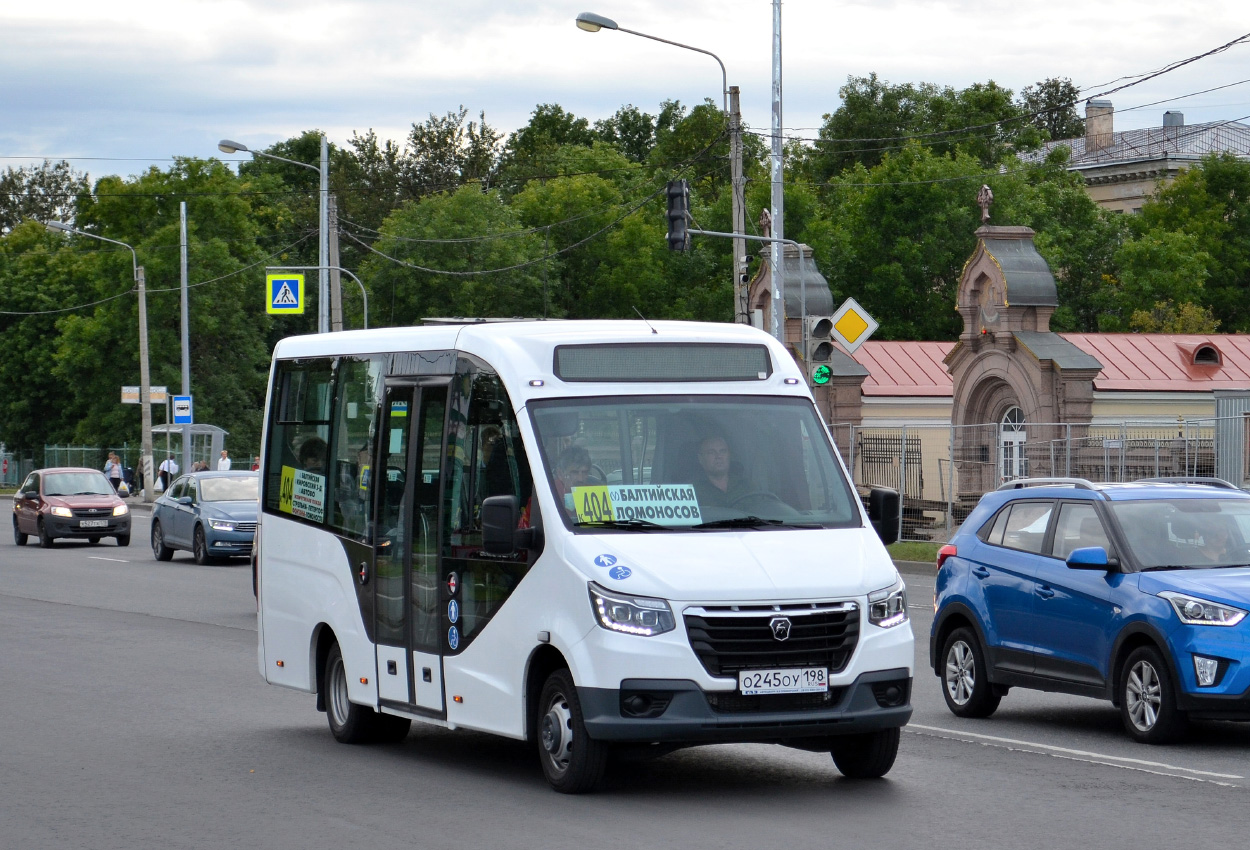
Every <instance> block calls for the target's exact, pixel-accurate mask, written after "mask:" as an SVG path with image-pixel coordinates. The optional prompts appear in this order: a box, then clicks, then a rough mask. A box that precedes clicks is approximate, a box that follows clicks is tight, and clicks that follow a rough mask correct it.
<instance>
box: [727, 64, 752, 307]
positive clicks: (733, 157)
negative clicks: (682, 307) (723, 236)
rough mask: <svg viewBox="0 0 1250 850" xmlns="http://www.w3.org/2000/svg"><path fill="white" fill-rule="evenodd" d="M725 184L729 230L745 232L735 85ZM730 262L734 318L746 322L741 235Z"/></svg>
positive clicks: (739, 117) (731, 89) (731, 90)
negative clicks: (729, 202)
mask: <svg viewBox="0 0 1250 850" xmlns="http://www.w3.org/2000/svg"><path fill="white" fill-rule="evenodd" d="M729 185H730V191H731V192H732V193H733V232H734V233H735V234H743V233H746V230H747V211H746V197H745V186H744V181H743V179H742V111H741V109H740V107H739V105H738V87H737V86H730V87H729ZM733 252H734V253H733V262H732V263H730V265H729V267H730V268H731V269H733V275H734V321H735V322H737V323H739V324H748V323H750V321H751V314H750V312H749V311H748V305H747V295H748V293H747V264H746V261H745V260H744V259H743V258H744V257H746V253H747V242H746V240H745V239H742V238H739V237H738V236H735V237H734V240H733Z"/></svg>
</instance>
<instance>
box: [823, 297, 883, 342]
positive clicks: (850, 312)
mask: <svg viewBox="0 0 1250 850" xmlns="http://www.w3.org/2000/svg"><path fill="white" fill-rule="evenodd" d="M878 327H880V325H879V324H877V320H876V319H874V318H873V317H872V316H870V315H868V311H867V310H865V309H864V308H863V307H861V306H859V304H858V302H856V301H855V299H854V298H848V299H846V300H845V301H843V302H842V306H841V307H839V308H838V312H836V313H834V314H833V338H834V339H836V340H837V341H838V342H840V343H842V345H843V346H844V347H845V348H846V350H847V351H848V352H851V353H854V352H855V349H857V348H859V347H860V345H862V344H863V343H864V342H866V341H867V340H868V338H869V337H870V336H872V335H873V334H874V333H876V331H877V328H878Z"/></svg>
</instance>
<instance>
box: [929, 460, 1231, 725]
mask: <svg viewBox="0 0 1250 850" xmlns="http://www.w3.org/2000/svg"><path fill="white" fill-rule="evenodd" d="M1248 541H1250V494H1248V493H1245V492H1242V491H1241V490H1238V489H1236V488H1234V487H1233V486H1232V485H1231V484H1228V483H1227V482H1224V481H1220V480H1218V479H1153V480H1146V481H1138V482H1134V483H1131V484H1092V483H1090V482H1089V481H1085V480H1082V479H1026V480H1023V481H1014V482H1011V483H1010V484H1007V485H1004V486H1003V487H1002V488H1000V489H998V490H996V491H994V492H991V493H987V494H985V495H984V496H983V497H982V498H981V501H980V503H979V504H978V505H977V507H976V508H975V509H974V510H973V511H972V513H971V514H969V515H968V518H967V520H965V521H964V524H963V526H962V527H961V528H960V530H959V531H958V532H957V533H956V534H955V535H954V536H953V537H952V538H951V540H950V543H949V544H948V545H946V546H944V547H943V548H942V549H941V550H940V552H939V554H938V575H937V585H936V590H935V593H934V609H935V616H934V618H933V629H932V632H931V634H930V641H929V647H930V648H929V660H930V663H931V665H932V667H933V672H934V673H936V674H937V675H938V676H939V677H940V678H941V680H942V693H943V696H944V697H945V698H946V704H947V706H948V707H949V708H950V710H951V711H952V712H954V713H955V714H956V715H958V716H960V717H988V716H989V715H991V714H993V713H994V710H995V709H996V708H998V704H999V700H1001V699H1002V698H1003V696H1005V695H1006V694H1007V691H1008V689H1009V688H1013V687H1022V688H1033V689H1036V690H1042V691H1058V692H1062V693H1069V694H1079V695H1082V696H1091V697H1098V698H1101V699H1108V700H1111V702H1112V703H1113V704H1115V705H1116V706H1118V707H1119V709H1120V716H1121V718H1122V719H1123V721H1124V727H1125V729H1126V730H1128V733H1129V734H1130V735H1132V736H1133V737H1134V738H1136V739H1137V740H1138V741H1142V742H1146V743H1165V742H1168V741H1171V740H1174V739H1176V738H1177V737H1179V736H1180V735H1181V734H1182V733H1183V732H1184V730H1185V727H1186V724H1187V722H1188V720H1189V718H1191V717H1193V718H1209V719H1222V720H1250V623H1248V622H1246V612H1247V611H1248V610H1250V550H1248V548H1247V542H1248Z"/></svg>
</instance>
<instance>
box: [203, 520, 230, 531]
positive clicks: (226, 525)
mask: <svg viewBox="0 0 1250 850" xmlns="http://www.w3.org/2000/svg"><path fill="white" fill-rule="evenodd" d="M208 524H209V525H211V526H212V527H213V530H214V531H234V523H232V522H227V521H226V520H224V519H210V520H209V521H208Z"/></svg>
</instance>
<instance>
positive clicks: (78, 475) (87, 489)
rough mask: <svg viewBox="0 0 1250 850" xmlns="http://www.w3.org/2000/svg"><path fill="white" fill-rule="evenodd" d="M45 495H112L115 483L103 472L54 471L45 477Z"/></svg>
mask: <svg viewBox="0 0 1250 850" xmlns="http://www.w3.org/2000/svg"><path fill="white" fill-rule="evenodd" d="M43 494H44V495H45V496H112V495H114V492H113V485H112V484H110V483H109V482H108V479H107V478H105V477H104V473H102V472H53V473H50V474H47V475H44V477H43Z"/></svg>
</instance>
